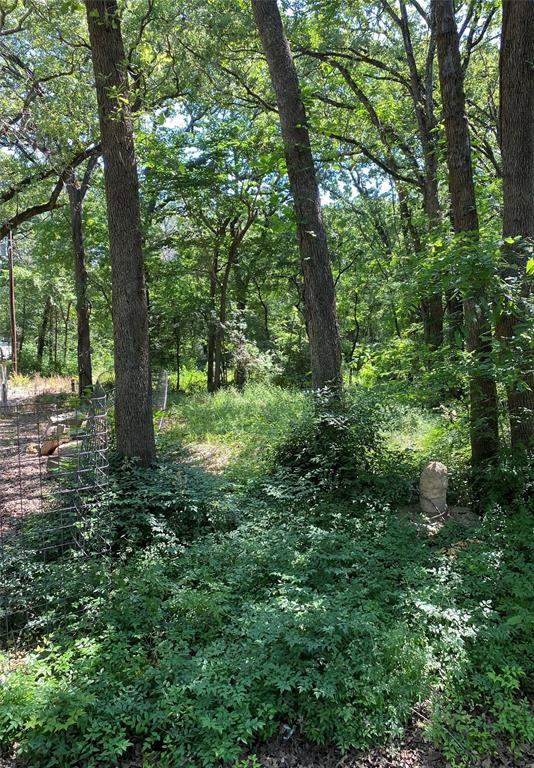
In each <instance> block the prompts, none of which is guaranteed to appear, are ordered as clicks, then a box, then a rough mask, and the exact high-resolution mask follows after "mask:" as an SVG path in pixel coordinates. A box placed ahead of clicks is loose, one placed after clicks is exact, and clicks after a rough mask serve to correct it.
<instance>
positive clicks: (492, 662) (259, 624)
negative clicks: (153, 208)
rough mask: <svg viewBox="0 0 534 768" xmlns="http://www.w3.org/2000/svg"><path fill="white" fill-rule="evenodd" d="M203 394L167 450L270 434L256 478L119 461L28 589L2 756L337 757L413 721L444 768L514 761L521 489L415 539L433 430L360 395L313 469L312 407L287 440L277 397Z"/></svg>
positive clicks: (522, 679)
mask: <svg viewBox="0 0 534 768" xmlns="http://www.w3.org/2000/svg"><path fill="white" fill-rule="evenodd" d="M202 397H203V400H201V399H200V396H197V398H196V400H195V401H194V407H193V406H192V403H191V402H189V403H187V404H185V405H184V401H183V400H182V401H180V402H181V405H180V410H179V423H177V422H175V421H174V420H173V417H172V416H171V417H170V419H169V421H168V423H167V428H166V433H165V442H167V443H169V444H171V445H173V446H176V443H175V442H174V441H173V440H171V435H172V434H173V429H177V430H178V431H179V433H180V434H182V435H187V436H188V439H189V441H191V440H192V439H194V438H195V437H196V438H202V439H204V440H205V439H206V429H207V428H208V425H209V423H210V420H211V419H212V418H213V417H214V416H217V415H219V416H221V419H220V421H219V428H218V436H217V438H216V439H217V440H219V443H220V441H221V440H222V439H223V437H222V436H223V435H224V434H226V435H228V436H229V440H230V445H231V444H232V442H233V443H234V447H235V446H236V445H237V443H238V442H239V441H240V440H241V441H242V442H243V444H244V445H249V446H250V445H252V444H253V442H254V440H256V441H257V440H258V439H259V438H258V424H260V425H261V424H262V425H265V426H266V425H267V424H268V425H269V431H270V433H271V434H274V433H276V432H277V431H279V437H278V439H276V440H272V441H271V449H270V451H269V457H268V459H266V460H265V461H266V465H267V466H269V467H270V469H269V470H267V469H266V468H265V466H266V465H264V469H263V471H261V472H260V471H259V470H258V461H257V458H256V457H255V456H254V454H253V452H252V453H251V454H250V456H249V460H250V466H249V467H247V466H246V463H244V462H245V459H244V456H243V455H241V456H240V455H239V452H238V451H235V452H234V454H233V455H234V457H235V458H234V459H230V465H229V466H228V468H227V470H226V473H224V474H222V475H209V474H207V473H206V472H204V471H203V470H202V469H201V468H199V467H192V466H191V465H190V464H188V463H186V464H181V463H178V464H176V463H174V464H173V463H170V462H169V461H168V462H167V463H163V464H161V465H160V466H159V467H157V468H154V469H150V470H140V469H138V468H136V467H135V466H129V465H126V466H118V467H117V468H116V469H115V471H114V473H113V476H112V482H111V484H110V489H109V494H108V496H107V497H106V498H101V499H99V501H98V503H97V505H96V506H95V509H94V521H93V522H94V523H95V525H94V526H91V525H86V526H85V536H86V538H87V547H86V549H88V550H90V549H91V547H94V548H96V550H95V555H93V556H91V557H88V558H85V559H84V558H76V557H74V559H72V561H71V562H70V564H69V578H68V579H67V580H66V579H65V563H64V562H62V561H61V560H59V561H57V563H56V564H55V566H54V565H52V567H49V568H48V569H46V571H45V572H43V573H42V574H41V576H40V577H36V576H35V575H34V576H33V577H32V585H33V589H34V590H35V592H39V591H40V592H41V598H42V597H43V596H44V595H46V600H45V608H44V609H43V611H42V613H41V615H40V616H36V621H35V627H36V629H35V631H36V632H38V633H39V634H41V635H42V634H43V632H44V633H46V634H48V639H47V640H46V641H42V643H41V647H40V648H39V649H36V650H33V651H31V652H29V653H28V654H27V655H26V656H25V657H24V659H21V660H20V662H17V663H16V664H15V666H14V667H13V669H12V671H11V672H10V673H9V674H8V675H7V676H5V677H4V678H3V685H2V689H1V693H0V699H1V706H0V734H1V740H2V743H3V745H4V746H5V747H6V748H8V747H9V745H10V744H11V743H12V742H17V744H18V747H17V754H19V755H20V757H21V758H26V759H27V760H28V763H29V764H30V765H32V766H35V768H37V767H38V766H43V767H44V766H66V765H69V766H71V765H72V766H75V765H78V764H80V765H84V766H86V768H91V766H113V765H115V764H116V761H117V760H118V759H119V757H120V756H121V755H124V754H125V753H128V751H129V750H131V749H133V748H134V747H136V748H140V750H141V752H142V754H143V756H144V760H145V763H144V764H145V765H147V766H150V765H154V766H156V765H157V766H167V765H168V766H182V765H183V766H185V765H199V766H206V767H207V766H215V765H218V764H220V761H221V760H222V761H223V762H225V763H228V764H229V765H232V764H234V763H236V761H238V760H239V759H240V758H241V757H242V756H243V754H244V752H245V749H246V745H247V744H248V743H249V742H251V741H252V740H253V739H254V738H255V737H258V736H259V737H261V738H266V737H268V736H270V735H273V734H275V733H277V732H278V731H279V729H280V728H281V727H283V728H285V729H286V730H287V732H288V733H289V732H292V731H293V729H295V730H298V731H299V732H302V733H303V734H304V735H305V736H306V737H307V738H308V739H309V740H310V741H312V742H317V743H327V744H329V743H333V744H337V745H338V746H339V747H340V748H341V749H344V750H345V749H348V748H350V747H357V748H365V747H368V746H370V745H372V744H374V743H376V742H377V741H388V740H390V739H396V738H399V737H401V736H402V733H403V730H404V728H405V727H406V725H407V723H408V722H409V721H410V720H412V719H413V718H415V719H416V720H420V721H421V722H424V724H425V726H424V727H425V730H426V732H427V736H428V738H430V739H432V740H433V741H434V742H435V743H436V744H437V745H438V746H441V747H442V748H443V750H444V753H445V755H446V756H447V758H448V759H449V760H450V761H451V762H452V763H453V764H454V765H458V766H459V765H468V764H470V763H472V762H474V761H475V760H476V759H478V758H479V757H483V756H487V755H491V754H492V752H493V751H494V750H497V749H502V747H503V745H504V746H505V747H506V748H507V749H509V750H510V751H511V753H512V754H519V753H520V751H521V747H522V745H523V744H524V743H526V742H529V741H532V739H533V738H534V718H533V717H532V714H531V711H530V709H529V704H528V696H530V695H531V694H532V687H531V685H532V679H533V674H534V644H533V640H532V638H533V637H534V634H533V632H532V629H533V627H534V611H533V610H532V599H531V595H532V590H533V589H534V565H533V564H534V551H533V543H532V536H531V530H532V522H531V510H530V508H529V507H528V504H529V493H528V491H527V493H526V494H525V495H523V497H521V494H518V495H517V494H516V501H515V502H514V506H513V507H510V506H508V508H507V510H506V511H505V510H504V509H503V508H502V507H501V506H499V504H495V505H494V506H493V508H492V509H491V511H488V514H487V515H486V518H485V520H484V522H483V524H482V525H481V526H480V527H479V528H477V529H476V530H466V528H465V527H463V526H462V525H460V524H458V523H454V522H453V521H450V522H448V523H447V524H446V525H445V526H444V528H442V529H441V531H440V532H439V533H438V534H435V535H429V533H428V532H427V529H426V527H425V525H424V524H423V521H422V519H420V518H418V517H414V516H413V514H412V513H411V512H409V511H404V512H403V511H402V504H403V503H406V502H407V501H409V499H410V492H411V488H410V482H411V483H412V484H413V483H414V482H415V481H416V479H417V469H418V467H419V466H420V464H421V462H422V461H424V459H425V454H426V452H427V451H428V450H429V443H430V444H432V442H433V441H434V443H433V446H432V447H431V448H430V450H434V449H435V446H436V442H435V441H436V440H443V434H444V433H445V432H446V427H443V426H441V427H440V423H441V422H443V419H441V422H440V420H439V419H438V417H433V418H432V419H430V420H429V419H428V417H425V416H424V414H420V413H418V412H417V411H415V410H414V409H413V408H409V409H407V408H406V406H395V407H393V406H391V408H390V411H393V412H394V413H390V414H389V415H388V414H385V415H383V414H382V412H381V411H380V409H379V408H377V403H376V399H375V397H374V395H373V393H370V394H367V395H366V394H365V393H363V392H356V393H354V395H353V396H352V397H351V398H350V399H349V402H348V403H347V406H348V410H345V411H344V412H345V414H347V413H348V414H349V415H348V416H347V415H345V416H344V419H345V420H344V421H343V422H342V425H343V428H342V429H341V431H340V435H341V437H340V442H339V443H338V444H337V445H332V442H331V440H329V441H328V443H327V444H326V446H327V452H326V454H325V456H324V462H322V461H321V460H320V458H319V456H320V451H321V447H320V443H321V440H320V435H319V433H318V431H317V427H318V421H317V419H318V417H317V415H316V413H317V412H316V410H315V405H316V403H314V402H309V403H308V402H305V401H302V398H300V403H301V405H300V415H299V416H298V418H297V421H296V422H295V424H294V426H293V427H291V428H290V429H291V432H289V433H288V432H287V430H288V426H287V414H286V413H285V410H284V409H285V406H286V405H287V403H286V398H287V397H288V393H287V392H284V391H283V390H277V389H273V390H270V391H269V390H268V388H265V387H264V388H261V387H260V388H254V387H251V388H250V390H249V391H247V392H246V393H245V394H244V395H239V394H235V393H233V392H231V391H230V392H228V393H220V394H218V395H217V396H216V398H210V397H209V396H207V395H203V396H202ZM298 401H299V400H298V399H297V402H298ZM203 405H205V406H206V408H207V409H208V415H207V414H206V413H204V412H203V410H202V407H203ZM350 414H353V415H352V416H351V415H350ZM246 416H248V419H247V418H242V417H246ZM295 416H296V417H297V414H295ZM320 418H321V420H323V418H324V417H323V416H321V417H320ZM392 423H394V424H395V425H396V431H395V439H394V440H393V439H392V436H391V431H390V425H391V424H392ZM321 426H322V427H324V424H323V423H322V421H321ZM174 434H175V435H176V432H175V433H174ZM266 434H267V433H266ZM322 434H325V433H324V432H323V433H322ZM371 435H374V436H375V437H374V439H373V440H372V442H370V436H371ZM232 436H233V437H232ZM238 436H239V437H238ZM330 437H331V436H330ZM458 437H459V433H457V435H456V438H457V439H458ZM414 438H416V439H415V440H414ZM464 441H465V437H464ZM268 444H269V440H267V445H268ZM400 444H402V448H400V447H399V446H400ZM193 445H194V443H193ZM291 445H292V446H293V448H294V450H293V451H291V450H290V448H289V446H291ZM300 445H302V446H303V447H305V448H306V450H303V449H299V446H300ZM410 449H411V450H410ZM234 450H235V448H234ZM184 457H185V458H187V452H186V454H185V455H184ZM340 457H342V458H343V461H342V462H341V463H340V462H339V459H340ZM350 457H352V460H351V458H350ZM174 461H176V460H175V459H174ZM232 461H234V462H235V466H234V468H233V469H232ZM394 463H396V464H397V465H399V466H403V467H404V469H403V472H398V473H397V479H395V475H394V474H392V472H391V467H392V466H393V464H394ZM334 467H335V468H337V469H338V470H339V469H340V468H341V469H342V471H338V472H337V473H336V472H333V471H332V469H333V468H334ZM249 470H252V472H253V478H254V479H252V480H251V479H250V477H251V473H250V471H249ZM525 472H526V469H525ZM382 475H385V477H386V478H387V479H388V480H389V483H385V482H384V480H382V479H381V476H382ZM527 478H528V475H527V474H523V476H522V481H521V483H520V486H521V488H525V487H526V480H527ZM497 487H498V486H497V484H496V489H497ZM399 507H401V511H399ZM408 509H411V508H408ZM512 512H513V514H512ZM95 531H98V537H97V538H96V539H92V536H93V534H94V532H95ZM103 532H105V536H106V538H107V544H108V547H106V549H105V554H101V553H100V554H98V547H100V546H101V540H100V536H101V535H102V534H103ZM19 567H20V570H21V571H24V570H25V569H26V568H27V567H28V563H21V564H19Z"/></svg>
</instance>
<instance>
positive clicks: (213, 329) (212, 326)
mask: <svg viewBox="0 0 534 768" xmlns="http://www.w3.org/2000/svg"><path fill="white" fill-rule="evenodd" d="M218 261H219V248H218V246H216V248H215V251H214V254H213V260H212V263H211V268H210V304H209V313H210V314H209V318H208V392H214V391H215V386H214V382H215V338H216V335H217V320H216V317H215V297H216V296H217V269H218Z"/></svg>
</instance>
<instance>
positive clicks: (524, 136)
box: [498, 0, 534, 450]
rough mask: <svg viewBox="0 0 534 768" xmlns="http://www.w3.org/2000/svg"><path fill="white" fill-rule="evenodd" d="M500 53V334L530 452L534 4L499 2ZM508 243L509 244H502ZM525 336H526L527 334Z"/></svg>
mask: <svg viewBox="0 0 534 768" xmlns="http://www.w3.org/2000/svg"><path fill="white" fill-rule="evenodd" d="M502 10H503V17H502V38H501V54H500V96H501V106H500V110H501V155H502V172H503V203H504V207H503V237H504V239H505V248H504V256H505V260H506V267H505V269H504V273H503V278H504V280H505V282H507V283H508V291H507V292H509V290H510V288H511V289H514V288H515V293H516V296H517V301H516V303H515V306H510V307H508V308H506V309H505V311H504V312H503V314H502V316H501V318H500V320H499V324H498V334H499V337H500V339H501V340H502V343H503V346H504V347H505V348H507V349H508V350H509V351H510V352H511V354H512V355H513V363H512V364H513V367H514V378H515V381H513V383H512V384H509V385H508V410H509V415H510V431H511V437H512V446H513V447H514V448H517V447H521V446H523V447H525V446H526V447H528V448H529V449H531V450H532V449H533V448H534V354H533V352H532V346H531V342H530V341H529V342H528V343H527V344H525V343H524V342H523V341H522V337H523V338H524V333H523V332H524V331H525V330H527V329H528V321H529V316H530V315H531V312H532V309H531V308H530V309H529V299H530V295H531V290H530V288H529V285H528V283H527V281H526V279H525V267H526V262H527V259H528V257H529V256H530V255H531V253H532V244H533V238H534V68H533V62H534V0H522V1H521V2H517V0H503V4H502ZM507 239H510V240H512V242H509V243H506V240H507ZM527 337H528V333H527Z"/></svg>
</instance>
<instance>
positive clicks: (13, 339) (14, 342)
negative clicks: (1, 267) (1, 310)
mask: <svg viewBox="0 0 534 768" xmlns="http://www.w3.org/2000/svg"><path fill="white" fill-rule="evenodd" d="M7 268H8V271H9V314H10V318H11V362H12V367H13V373H17V316H16V311H15V275H14V272H13V231H12V230H11V229H10V230H9V235H8V238H7Z"/></svg>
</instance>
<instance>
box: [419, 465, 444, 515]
mask: <svg viewBox="0 0 534 768" xmlns="http://www.w3.org/2000/svg"><path fill="white" fill-rule="evenodd" d="M448 482H449V477H448V474H447V467H446V466H445V464H442V463H441V462H439V461H431V462H429V463H428V464H427V465H426V467H425V468H424V469H423V471H422V472H421V480H420V483H419V503H420V505H421V510H422V511H423V512H424V513H425V514H427V515H438V514H441V513H443V512H445V511H446V509H447V485H448Z"/></svg>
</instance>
